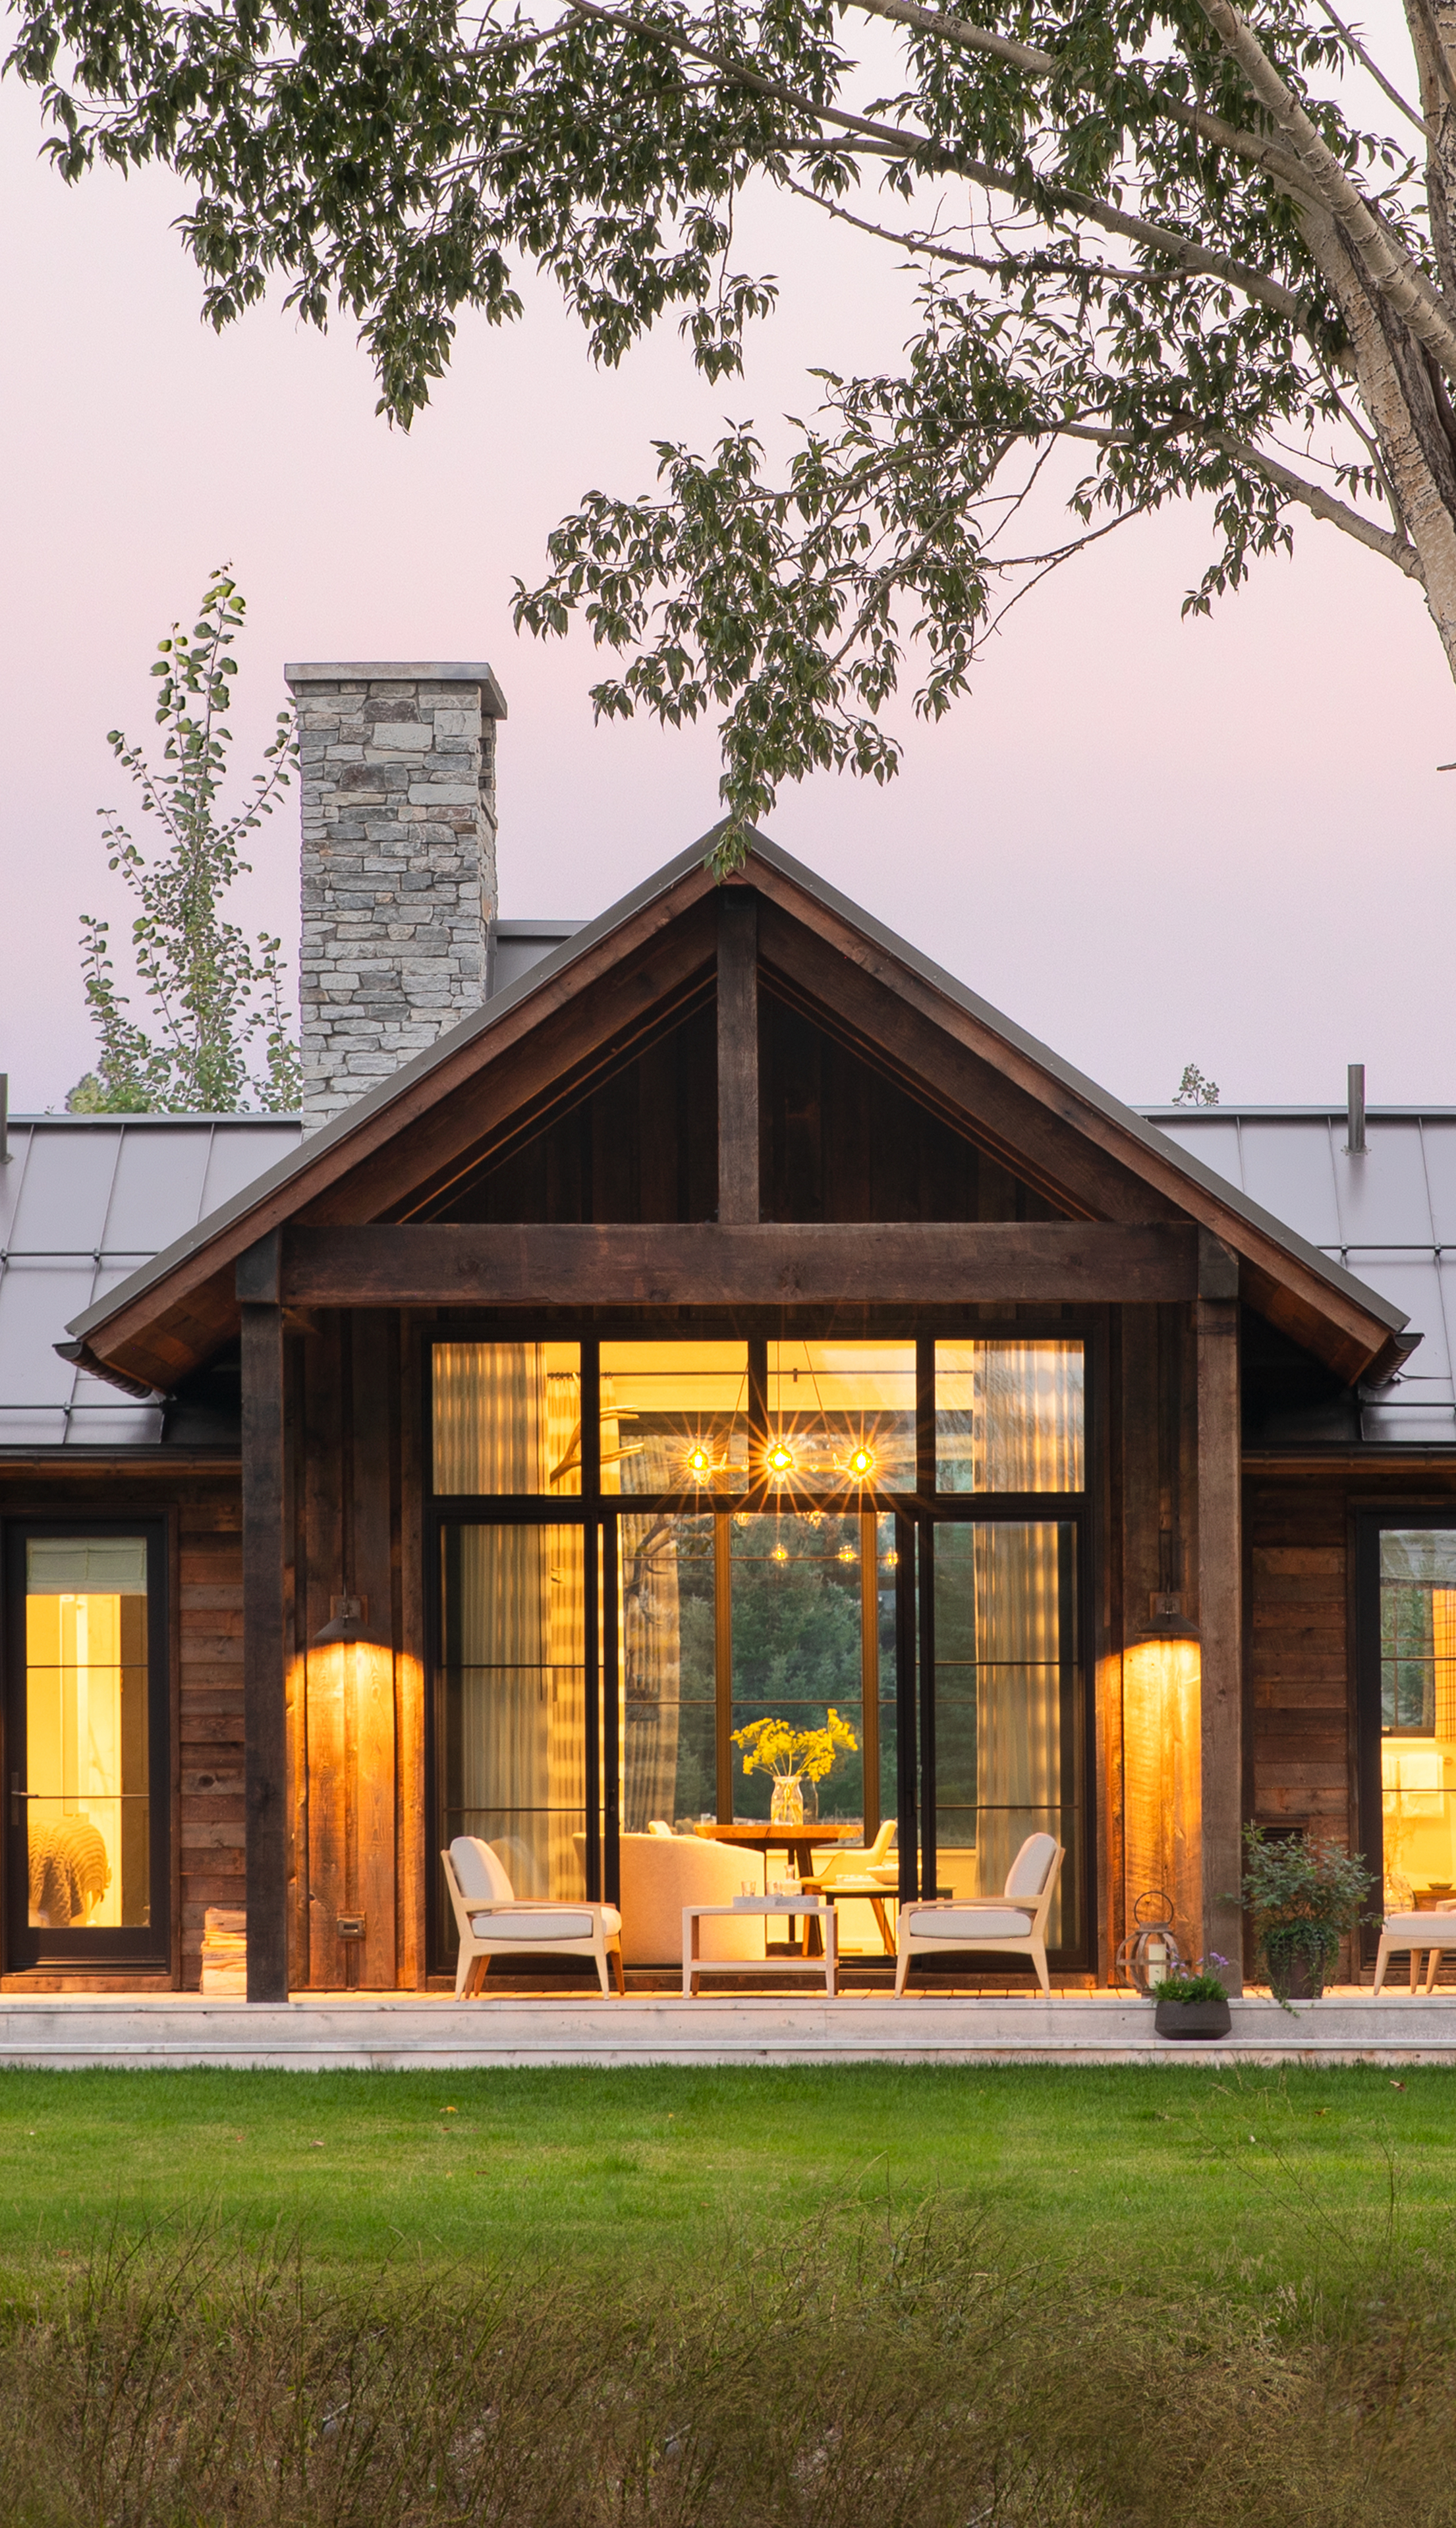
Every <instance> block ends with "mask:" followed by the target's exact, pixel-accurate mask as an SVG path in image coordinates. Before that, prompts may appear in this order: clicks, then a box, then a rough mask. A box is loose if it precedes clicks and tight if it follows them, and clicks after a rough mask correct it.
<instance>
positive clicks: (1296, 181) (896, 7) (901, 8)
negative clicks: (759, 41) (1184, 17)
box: [848, 0, 1309, 194]
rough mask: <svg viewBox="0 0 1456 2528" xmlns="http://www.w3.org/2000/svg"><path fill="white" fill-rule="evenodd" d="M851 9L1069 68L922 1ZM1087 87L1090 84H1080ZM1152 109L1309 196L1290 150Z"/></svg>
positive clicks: (1177, 107)
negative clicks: (927, 6)
mask: <svg viewBox="0 0 1456 2528" xmlns="http://www.w3.org/2000/svg"><path fill="white" fill-rule="evenodd" d="M848 5H849V6H850V7H852V8H855V9H862V10H864V11H865V13H866V15H867V16H869V17H872V18H886V19H889V20H890V21H891V22H892V23H893V24H894V25H896V26H913V27H914V28H915V29H916V31H917V32H918V33H920V34H923V35H941V36H944V37H945V38H946V39H947V41H948V42H950V43H953V44H960V45H962V47H963V48H964V49H965V51H967V52H974V53H989V54H990V55H991V56H992V58H993V59H994V60H996V61H1001V62H1006V63H1008V64H1009V65H1010V67H1011V68H1012V69H1013V70H1022V71H1030V72H1031V73H1032V74H1033V75H1034V76H1035V77H1036V78H1039V79H1050V78H1052V77H1054V76H1055V75H1057V74H1058V73H1059V72H1061V70H1062V68H1063V65H1062V64H1061V63H1060V62H1059V61H1058V59H1057V56H1056V54H1055V53H1043V52H1040V51H1038V50H1037V48H1036V47H1035V46H1034V45H1031V44H1018V43H1014V42H1013V40H1012V39H1011V37H1010V36H1008V35H996V34H993V33H992V32H991V30H990V28H989V27H988V26H972V24H971V22H970V20H969V19H968V18H953V17H952V16H950V14H949V13H948V12H947V11H945V10H941V9H926V8H923V7H922V6H921V5H920V0H848ZM1080 84H1082V85H1086V84H1087V82H1086V81H1082V82H1080ZM1144 93H1145V94H1146V96H1147V99H1148V103H1149V104H1150V105H1151V106H1153V107H1154V108H1155V109H1156V111H1157V112H1158V113H1160V114H1166V115H1167V116H1168V117H1169V119H1170V122H1173V123H1178V124H1181V125H1182V127H1183V129H1184V131H1186V132H1196V133H1197V135H1198V137H1199V138H1200V139H1201V140H1211V141H1214V142H1215V143H1217V145H1218V146H1219V147H1220V148H1221V149H1229V150H1232V151H1233V152H1234V153H1235V155H1236V156H1238V157H1240V158H1246V159H1247V160H1248V161H1249V164H1250V165H1251V166H1255V167H1260V168H1262V169H1263V170H1264V172H1265V174H1266V175H1270V176H1273V177H1274V178H1275V179H1276V181H1277V182H1278V183H1279V184H1283V185H1284V186H1286V187H1287V189H1288V190H1289V191H1290V192H1294V193H1301V194H1302V193H1304V192H1306V191H1308V189H1309V187H1308V181H1307V179H1306V178H1304V176H1303V175H1302V174H1301V170H1300V166H1299V161H1298V159H1297V158H1292V157H1291V156H1290V155H1289V153H1288V152H1287V151H1286V150H1283V149H1277V148H1275V147H1274V144H1273V142H1272V141H1269V140H1267V139H1265V138H1264V137H1263V136H1262V134H1260V133H1259V132H1241V131H1240V130H1239V128H1238V126H1237V124H1234V123H1225V122H1224V120H1223V118H1222V115H1218V114H1209V113H1207V112H1206V111H1205V109H1204V108H1203V107H1202V106H1196V105H1188V104H1185V102H1184V100H1183V99H1182V98H1181V97H1178V96H1169V95H1167V94H1166V93H1165V92H1164V90H1163V89H1161V88H1151V87H1150V88H1147V89H1145V91H1144Z"/></svg>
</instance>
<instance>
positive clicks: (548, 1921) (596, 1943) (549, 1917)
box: [440, 1834, 627, 2001]
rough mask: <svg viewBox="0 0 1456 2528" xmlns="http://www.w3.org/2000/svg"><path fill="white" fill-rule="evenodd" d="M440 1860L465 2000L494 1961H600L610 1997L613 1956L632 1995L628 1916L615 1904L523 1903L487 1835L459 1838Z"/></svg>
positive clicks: (621, 1983)
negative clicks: (626, 1972) (625, 1968)
mask: <svg viewBox="0 0 1456 2528" xmlns="http://www.w3.org/2000/svg"><path fill="white" fill-rule="evenodd" d="M440 1858H441V1860H442V1863H443V1864H444V1879H445V1885H446V1887H447V1888H448V1889H449V1891H450V1903H451V1905H452V1907H453V1908H454V1915H455V1927H456V1929H457V1930H458V1932H459V1934H460V1954H459V1961H458V1964H457V1965H456V1968H455V1999H456V2000H457V2001H462V2000H467V1999H468V1998H469V1997H470V1995H471V1994H472V1993H474V1992H477V1991H479V1989H480V1986H481V1984H482V1983H483V1982H484V1981H485V1977H486V1975H487V1973H488V1971H489V1969H490V1964H491V1960H492V1958H493V1957H510V1958H514V1959H520V1958H525V1957H533V1956H535V1957H543V1956H545V1957H563V1956H564V1957H573V1958H594V1959H595V1960H596V1963H597V1973H598V1975H599V1977H600V1979H601V1989H602V1992H603V1993H604V1994H607V1995H609V1994H610V1991H611V1985H610V1982H609V1981H608V1977H607V1961H608V1959H610V1961H611V1972H612V1974H613V1975H615V1977H616V1984H617V1990H618V1992H619V1993H624V1992H625V1991H626V1988H627V1987H626V1981H625V1978H624V1976H623V1974H622V1917H621V1915H620V1914H619V1913H618V1912H617V1909H616V1907H615V1905H589V1904H586V1903H582V1904H580V1905H577V1904H573V1903H566V1904H559V1903H550V1902H543V1903H540V1904H537V1903H535V1902H533V1901H532V1900H531V1899H530V1898H525V1899H521V1898H518V1897H517V1895H516V1892H515V1889H514V1888H513V1887H512V1885H511V1883H510V1878H509V1876H508V1874H507V1872H506V1869H505V1865H504V1863H503V1862H502V1861H501V1859H500V1856H499V1854H498V1853H496V1852H494V1851H493V1850H492V1848H491V1846H490V1844H488V1843H483V1842H482V1841H481V1839H480V1836H479V1835H475V1834H457V1835H456V1837H455V1839H454V1842H453V1843H452V1844H451V1845H450V1848H449V1850H448V1852H442V1854H441V1856H440Z"/></svg>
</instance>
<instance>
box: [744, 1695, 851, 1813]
mask: <svg viewBox="0 0 1456 2528" xmlns="http://www.w3.org/2000/svg"><path fill="white" fill-rule="evenodd" d="M733 1744H734V1746H735V1747H741V1748H742V1749H743V1751H744V1756H743V1768H744V1771H745V1772H746V1773H754V1772H763V1773H769V1774H771V1775H772V1777H773V1789H772V1792H771V1793H770V1795H769V1808H768V1820H769V1823H770V1825H803V1823H804V1785H805V1783H806V1781H807V1782H822V1780H823V1779H824V1776H825V1774H826V1773H828V1772H832V1770H833V1768H834V1766H835V1764H837V1763H838V1762H839V1759H840V1757H841V1755H845V1756H852V1755H853V1754H854V1753H855V1750H856V1749H857V1748H858V1744H859V1741H858V1738H857V1737H856V1735H855V1733H854V1730H853V1729H852V1728H851V1727H850V1724H849V1722H848V1721H847V1720H841V1718H840V1716H839V1713H838V1712H836V1711H835V1709H834V1706H833V1705H832V1704H831V1705H830V1707H829V1712H828V1716H827V1718H826V1719H825V1722H824V1726H823V1728H822V1729H795V1728H793V1727H791V1725H790V1723H789V1722H788V1721H787V1720H750V1721H749V1722H748V1723H747V1724H746V1726H745V1727H744V1728H742V1729H735V1730H734V1732H733Z"/></svg>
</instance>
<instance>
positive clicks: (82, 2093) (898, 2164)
mask: <svg viewBox="0 0 1456 2528" xmlns="http://www.w3.org/2000/svg"><path fill="white" fill-rule="evenodd" d="M1392 2186H1393V2188H1394V2193H1395V2198H1396V2202H1397V2206H1398V2217H1399V2221H1400V2225H1401V2227H1402V2229H1403V2231H1405V2232H1406V2233H1407V2235H1409V2236H1410V2237H1412V2238H1420V2239H1421V2240H1424V2241H1430V2242H1432V2243H1434V2242H1436V2241H1439V2242H1440V2245H1441V2249H1442V2252H1444V2249H1445V2246H1446V2243H1447V2242H1448V2240H1449V2238H1450V2235H1451V2229H1450V2215H1451V2210H1452V2206H1453V2204H1456V2083H1453V2081H1452V2080H1451V2079H1450V2077H1449V2076H1448V2075H1447V2074H1444V2073H1441V2072H1437V2071H1419V2070H1411V2071H1408V2072H1406V2073H1404V2074H1401V2075H1399V2076H1392V2075H1390V2074H1389V2073H1386V2072H1383V2071H1379V2070H1376V2069H1368V2070H1366V2069H1362V2070H1341V2071H1327V2072H1314V2071H1311V2072H1304V2071H1292V2072H1291V2071H1286V2072H1279V2073H1261V2072H1250V2071H1240V2070H1239V2069H1237V2068H1236V2067H1233V2066H1227V2067H1222V2068H1217V2069H1216V2068H1214V2067H1206V2066H1200V2067H1199V2068H1197V2069H1194V2068H1192V2067H1189V2068H1187V2069H1182V2068H1178V2069H1170V2070H1167V2071H1160V2072H1147V2071H1123V2070H1087V2071H1061V2070H1039V2069H1031V2068H1009V2069H1004V2070H985V2069H979V2068H977V2069H973V2070H963V2071H962V2070H946V2069H939V2068H925V2069H919V2068H910V2069H902V2068H899V2067H892V2066H855V2067H849V2068H845V2069H838V2068H836V2069H833V2070H816V2069H805V2070H796V2069H766V2070H761V2071H759V2070H753V2071H739V2070H733V2071H678V2070H661V2071H620V2072H614V2071H602V2072H596V2071H558V2072H473V2073H459V2074H440V2075H435V2074H430V2073H413V2072H412V2073H324V2074H316V2075H314V2074H299V2073H268V2072H244V2073H222V2072H177V2073H147V2072H76V2073H60V2074H57V2073H24V2072H6V2073H4V2074H0V2264H3V2266H4V2267H5V2268H6V2269H8V2271H9V2272H10V2273H11V2274H12V2275H13V2276H15V2275H17V2274H18V2273H19V2272H22V2271H24V2270H26V2269H27V2268H28V2269H31V2270H34V2269H35V2267H36V2265H37V2262H38V2264H39V2265H41V2266H52V2267H53V2260H61V2261H63V2262H66V2263H69V2262H71V2261H72V2260H73V2259H75V2258H76V2257H78V2256H80V2255H83V2254H84V2253H85V2252H86V2250H87V2249H88V2247H89V2245H90V2243H91V2242H92V2240H93V2239H94V2238H96V2237H97V2236H98V2234H102V2233H104V2232H105V2231H106V2230H107V2229H108V2228H109V2227H110V2226H111V2225H112V2224H113V2223H114V2222H118V2221H119V2222H120V2224H121V2226H122V2228H123V2229H124V2230H125V2231H128V2232H130V2231H133V2230H136V2229H139V2228H142V2227H154V2226H161V2227H163V2228H169V2227H174V2226H182V2227H193V2226H195V2225H197V2224H199V2223H200V2224H204V2225H206V2226H208V2227H210V2228H214V2229H216V2228H217V2227H221V2228H222V2229H223V2230H224V2231H225V2232H228V2233H233V2232H234V2231H235V2232H236V2233H238V2234H240V2235H243V2236H247V2237H257V2236H259V2235H260V2234H262V2233H264V2232H266V2231H269V2230H274V2229H276V2228H277V2227H278V2225H280V2224H282V2225H283V2227H284V2229H285V2230H286V2232H287V2233H288V2234H289V2235H295V2234H296V2235H297V2236H298V2237H299V2238H301V2239H302V2240H303V2242H304V2244H305V2246H306V2248H307V2250H308V2251H309V2253H310V2255H311V2257H312V2258H313V2259H316V2260H318V2261H320V2262H322V2263H325V2264H328V2265H331V2266H333V2267H336V2268H343V2267H354V2266H357V2265H358V2264H359V2263H360V2262H361V2261H362V2262H364V2263H366V2264H369V2265H378V2264H379V2263H381V2262H384V2261H390V2262H393V2263H396V2264H397V2263H399V2262H400V2261H401V2260H402V2261H404V2262H406V2263H408V2264H410V2265H413V2266H417V2265H418V2262H419V2260H420V2259H425V2260H426V2261H430V2262H435V2261H439V2262H442V2263H445V2264H448V2265H450V2266H451V2267H454V2268H457V2269H458V2268H463V2269H464V2270H465V2271H470V2270H473V2269H479V2268H480V2267H481V2266H482V2264H494V2263H496V2262H498V2261H499V2260H500V2259H501V2258H502V2257H503V2258H506V2259H509V2260H512V2261H514V2260H517V2259H519V2258H522V2257H525V2258H528V2259H532V2258H538V2257H541V2258H545V2259H546V2260H548V2261H550V2262H551V2263H553V2264H555V2265H558V2266H559V2265H570V2266H587V2267H590V2266H593V2265H605V2266H607V2267H615V2268H622V2269H625V2268H627V2267H644V2268H645V2267H648V2266H650V2265H656V2266H659V2267H660V2266H662V2265H663V2264H671V2265H673V2266H675V2267H678V2268H681V2269H684V2270H686V2271H688V2272H691V2271H692V2270H693V2269H695V2268H696V2267H699V2266H701V2265H702V2263H703V2261H704V2260H709V2259H717V2258H721V2257H722V2256H723V2254H724V2252H725V2250H727V2249H730V2248H732V2249H743V2248H746V2247H751V2246H753V2245H754V2243H755V2242H759V2241H762V2240H764V2239H772V2238H776V2237H779V2236H782V2235H783V2234H784V2232H785V2231H786V2229H789V2228H793V2227H797V2226H799V2225H801V2224H803V2223H804V2222H806V2221H807V2220H808V2219H810V2218H811V2217H812V2216H814V2215H816V2214H817V2213H819V2212H820V2211H822V2210H823V2209H824V2208H825V2207H832V2208H833V2209H834V2210H835V2211H836V2212H841V2211H847V2210H850V2209H851V2208H852V2207H854V2206H857V2205H858V2206H862V2207H865V2208H866V2209H867V2208H869V2207H878V2206H880V2205H882V2204H883V2203H884V2202H885V2201H886V2199H887V2198H888V2199H889V2201H890V2202H891V2203H892V2205H893V2206H894V2207H895V2209H896V2211H897V2213H899V2214H902V2215H903V2214H904V2213H906V2212H907V2211H909V2210H910V2209H911V2208H912V2207H913V2206H914V2205H916V2204H918V2203H920V2202H923V2201H924V2200H925V2199H926V2198H927V2197H930V2196H935V2197H939V2198H942V2199H954V2201H955V2202H956V2204H957V2205H958V2206H960V2207H961V2208H962V2209H963V2208H966V2207H970V2208H973V2209H974V2210H975V2211H976V2212H978V2213H983V2214H989V2215H991V2216H993V2217H994V2219H995V2221H996V2223H997V2225H998V2228H999V2230H1000V2231H1002V2232H1003V2233H1004V2234H1005V2235H1007V2236H1014V2237H1015V2238H1018V2239H1020V2240H1023V2241H1024V2243H1025V2246H1026V2248H1027V2250H1028V2252H1032V2251H1034V2252H1035V2253H1036V2254H1037V2255H1039V2256H1042V2257H1050V2258H1051V2259H1052V2260H1053V2261H1054V2262H1060V2261H1061V2260H1063V2259H1066V2260H1067V2262H1068V2263H1069V2264H1074V2265H1075V2266H1077V2267H1079V2268H1085V2269H1099V2270H1101V2271H1102V2272H1103V2273H1105V2274H1107V2275H1109V2276H1121V2277H1124V2278H1126V2279H1128V2280H1132V2279H1136V2281H1137V2282H1138V2284H1139V2286H1140V2287H1141V2288H1144V2289H1149V2290H1153V2291H1158V2290H1159V2289H1160V2288H1162V2287H1163V2286H1164V2285H1165V2284H1170V2285H1171V2286H1172V2287H1173V2288H1175V2289H1176V2290H1177V2291H1183V2290H1185V2289H1186V2288H1187V2287H1188V2286H1189V2285H1190V2283H1193V2282H1195V2281H1198V2282H1201V2283H1202V2284H1203V2285H1204V2286H1205V2287H1210V2286H1213V2285H1214V2284H1215V2283H1216V2282H1217V2283H1218V2286H1219V2288H1221V2289H1222V2290H1230V2289H1231V2290H1235V2291H1238V2290H1241V2289H1243V2288H1245V2287H1249V2278H1250V2277H1253V2278H1254V2287H1260V2288H1262V2287H1264V2286H1267V2285H1273V2284H1274V2282H1275V2281H1276V2280H1277V2279H1279V2278H1283V2277H1288V2276H1292V2277H1294V2278H1295V2279H1296V2280H1297V2279H1298V2278H1300V2277H1301V2276H1303V2275H1305V2274H1306V2273H1307V2272H1308V2271H1309V2270H1310V2266H1311V2261H1312V2260H1314V2261H1315V2262H1316V2263H1319V2262H1321V2261H1322V2260H1323V2259H1325V2258H1326V2257H1327V2255H1328V2254H1329V2253H1330V2252H1332V2251H1336V2250H1337V2251H1339V2252H1343V2250H1344V2248H1346V2247H1350V2246H1354V2247H1357V2248H1358V2246H1359V2244H1360V2242H1361V2240H1362V2239H1364V2238H1373V2237H1374V2236H1375V2235H1376V2233H1377V2232H1378V2231H1381V2230H1382V2229H1383V2227H1384V2225H1385V2222H1386V2218H1387V2213H1388V2210H1389V2206H1390V2202H1391V2194H1392ZM1240 2276H1242V2277H1243V2280H1242V2281H1240V2279H1239V2277H1240Z"/></svg>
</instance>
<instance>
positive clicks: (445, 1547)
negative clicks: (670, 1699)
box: [441, 1524, 588, 1897]
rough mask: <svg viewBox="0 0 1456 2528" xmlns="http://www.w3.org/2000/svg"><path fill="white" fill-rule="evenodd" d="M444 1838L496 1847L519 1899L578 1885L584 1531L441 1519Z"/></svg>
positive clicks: (583, 1818) (583, 1779)
mask: <svg viewBox="0 0 1456 2528" xmlns="http://www.w3.org/2000/svg"><path fill="white" fill-rule="evenodd" d="M441 1546H442V1602H443V1612H444V1627H443V1629H444V1645H443V1647H444V1660H443V1678H442V1684H443V1733H444V1748H443V1757H444V1801H443V1807H444V1839H445V1840H446V1842H448V1841H449V1840H450V1839H451V1838H452V1837H454V1836H455V1835H457V1834H474V1835H479V1836H480V1837H481V1839H482V1841H483V1842H485V1843H490V1844H494V1847H495V1850H496V1851H497V1852H498V1854H499V1855H500V1858H501V1860H502V1861H503V1862H504V1864H505V1867H506V1870H507V1872H508V1873H509V1876H510V1880H511V1884H512V1886H513V1887H514V1889H515V1892H516V1894H517V1895H518V1896H547V1897H571V1896H582V1895H584V1894H585V1893H586V1884H587V1861H586V1845H587V1797H588V1787H587V1769H586V1720H587V1661H586V1639H585V1606H586V1592H585V1571H584V1547H585V1537H584V1533H583V1530H582V1529H581V1528H580V1527H566V1526H560V1527H554V1526H553V1527H527V1526H499V1527H494V1526H492V1527H488V1526H484V1525H475V1524H471V1525H469V1526H466V1525H463V1524H462V1525H454V1524H451V1525H449V1526H447V1527H446V1528H445V1529H444V1530H443V1531H442V1540H441Z"/></svg>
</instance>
